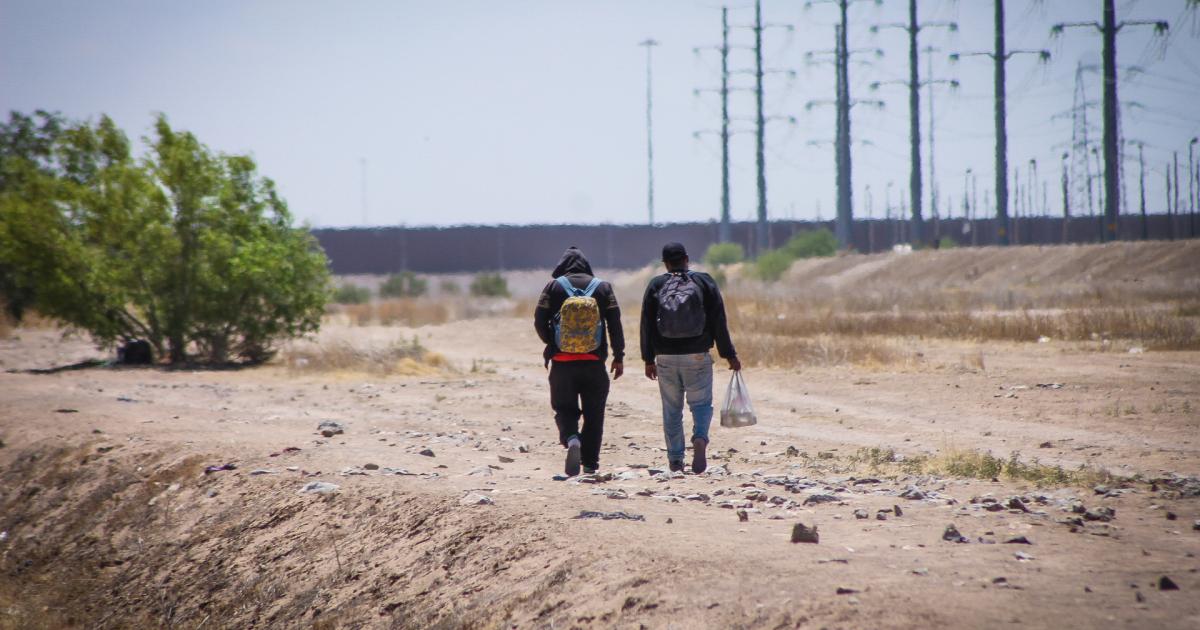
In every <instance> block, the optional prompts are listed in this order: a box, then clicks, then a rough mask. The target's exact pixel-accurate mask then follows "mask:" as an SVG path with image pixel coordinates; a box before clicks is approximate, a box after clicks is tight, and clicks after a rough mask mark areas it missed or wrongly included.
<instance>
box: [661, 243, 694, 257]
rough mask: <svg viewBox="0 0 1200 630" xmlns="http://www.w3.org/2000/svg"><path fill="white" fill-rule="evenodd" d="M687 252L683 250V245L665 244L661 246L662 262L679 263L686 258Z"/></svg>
mask: <svg viewBox="0 0 1200 630" xmlns="http://www.w3.org/2000/svg"><path fill="white" fill-rule="evenodd" d="M687 255H688V253H687V250H686V249H684V247H683V243H667V244H666V245H663V256H662V259H663V262H679V261H681V260H683V259H684V258H687Z"/></svg>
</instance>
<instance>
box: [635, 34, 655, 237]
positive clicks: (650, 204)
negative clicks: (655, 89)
mask: <svg viewBox="0 0 1200 630" xmlns="http://www.w3.org/2000/svg"><path fill="white" fill-rule="evenodd" d="M657 45H658V42H656V41H654V40H653V39H646V40H645V41H643V42H640V43H638V46H645V47H646V180H647V188H646V208H647V210H648V211H649V213H650V225H654V133H653V127H652V122H653V119H652V117H651V113H652V111H653V108H652V106H653V102H654V101H653V99H652V96H653V95H652V93H651V91H650V86H651V72H650V68H651V64H650V61H651V56H650V53H651V51H652V50H653V49H654V47H655V46H657Z"/></svg>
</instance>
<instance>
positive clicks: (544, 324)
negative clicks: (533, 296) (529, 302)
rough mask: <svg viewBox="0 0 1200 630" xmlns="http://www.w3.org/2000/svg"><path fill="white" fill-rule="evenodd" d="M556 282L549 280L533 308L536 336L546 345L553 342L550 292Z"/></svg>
mask: <svg viewBox="0 0 1200 630" xmlns="http://www.w3.org/2000/svg"><path fill="white" fill-rule="evenodd" d="M557 284H558V283H556V282H554V281H551V282H550V283H549V284H547V285H546V288H544V289H542V295H541V296H540V297H539V298H538V303H537V308H535V309H533V329H534V330H536V331H537V334H538V338H539V339H541V340H542V343H544V344H546V345H548V346H549V345H553V344H554V324H553V323H552V322H551V319H552V317H553V315H552V314H551V312H550V292H551V291H552V290H553V289H554V287H555V286H556V285H557Z"/></svg>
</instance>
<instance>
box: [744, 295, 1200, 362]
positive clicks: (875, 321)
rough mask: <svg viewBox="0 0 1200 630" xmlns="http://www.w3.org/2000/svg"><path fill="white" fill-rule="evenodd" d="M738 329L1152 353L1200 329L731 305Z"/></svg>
mask: <svg viewBox="0 0 1200 630" xmlns="http://www.w3.org/2000/svg"><path fill="white" fill-rule="evenodd" d="M727 310H728V312H729V320H730V326H731V328H734V329H736V330H753V331H756V332H757V333H759V334H765V335H778V336H782V337H798V338H811V337H816V336H818V335H841V336H847V337H864V336H885V337H935V338H949V339H973V340H996V341H1037V340H1038V339H1039V338H1040V337H1049V338H1050V339H1054V340H1064V341H1099V340H1103V339H1109V340H1117V339H1120V340H1128V341H1132V342H1138V343H1141V344H1142V345H1144V346H1145V347H1146V348H1147V349H1153V350H1195V349H1200V323H1198V321H1197V319H1196V318H1194V317H1189V316H1181V315H1180V314H1179V313H1180V310H1179V309H1178V308H1175V309H1168V308H1159V307H1142V308H1115V309H1107V308H1091V309H1067V310H1058V311H1043V312H1035V311H1027V310H1026V311H1017V312H970V311H941V312H938V311H935V312H903V311H899V310H893V311H891V312H871V313H851V312H845V311H839V310H836V309H833V308H824V309H821V308H815V307H813V306H812V305H811V304H810V303H807V302H800V301H799V300H781V299H744V298H743V299H731V300H729V301H728V302H727Z"/></svg>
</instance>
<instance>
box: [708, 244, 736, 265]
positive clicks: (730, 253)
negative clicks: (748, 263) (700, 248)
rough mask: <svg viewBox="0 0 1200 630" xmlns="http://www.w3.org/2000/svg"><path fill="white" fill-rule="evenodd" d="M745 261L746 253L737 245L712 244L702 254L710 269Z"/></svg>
mask: <svg viewBox="0 0 1200 630" xmlns="http://www.w3.org/2000/svg"><path fill="white" fill-rule="evenodd" d="M745 259H746V251H745V250H744V249H742V246H741V245H740V244H739V243H713V244H712V245H709V246H708V251H707V252H705V254H704V262H705V263H706V264H708V265H709V266H712V267H720V266H721V265H732V264H735V263H740V262H742V261H743V260H745Z"/></svg>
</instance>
